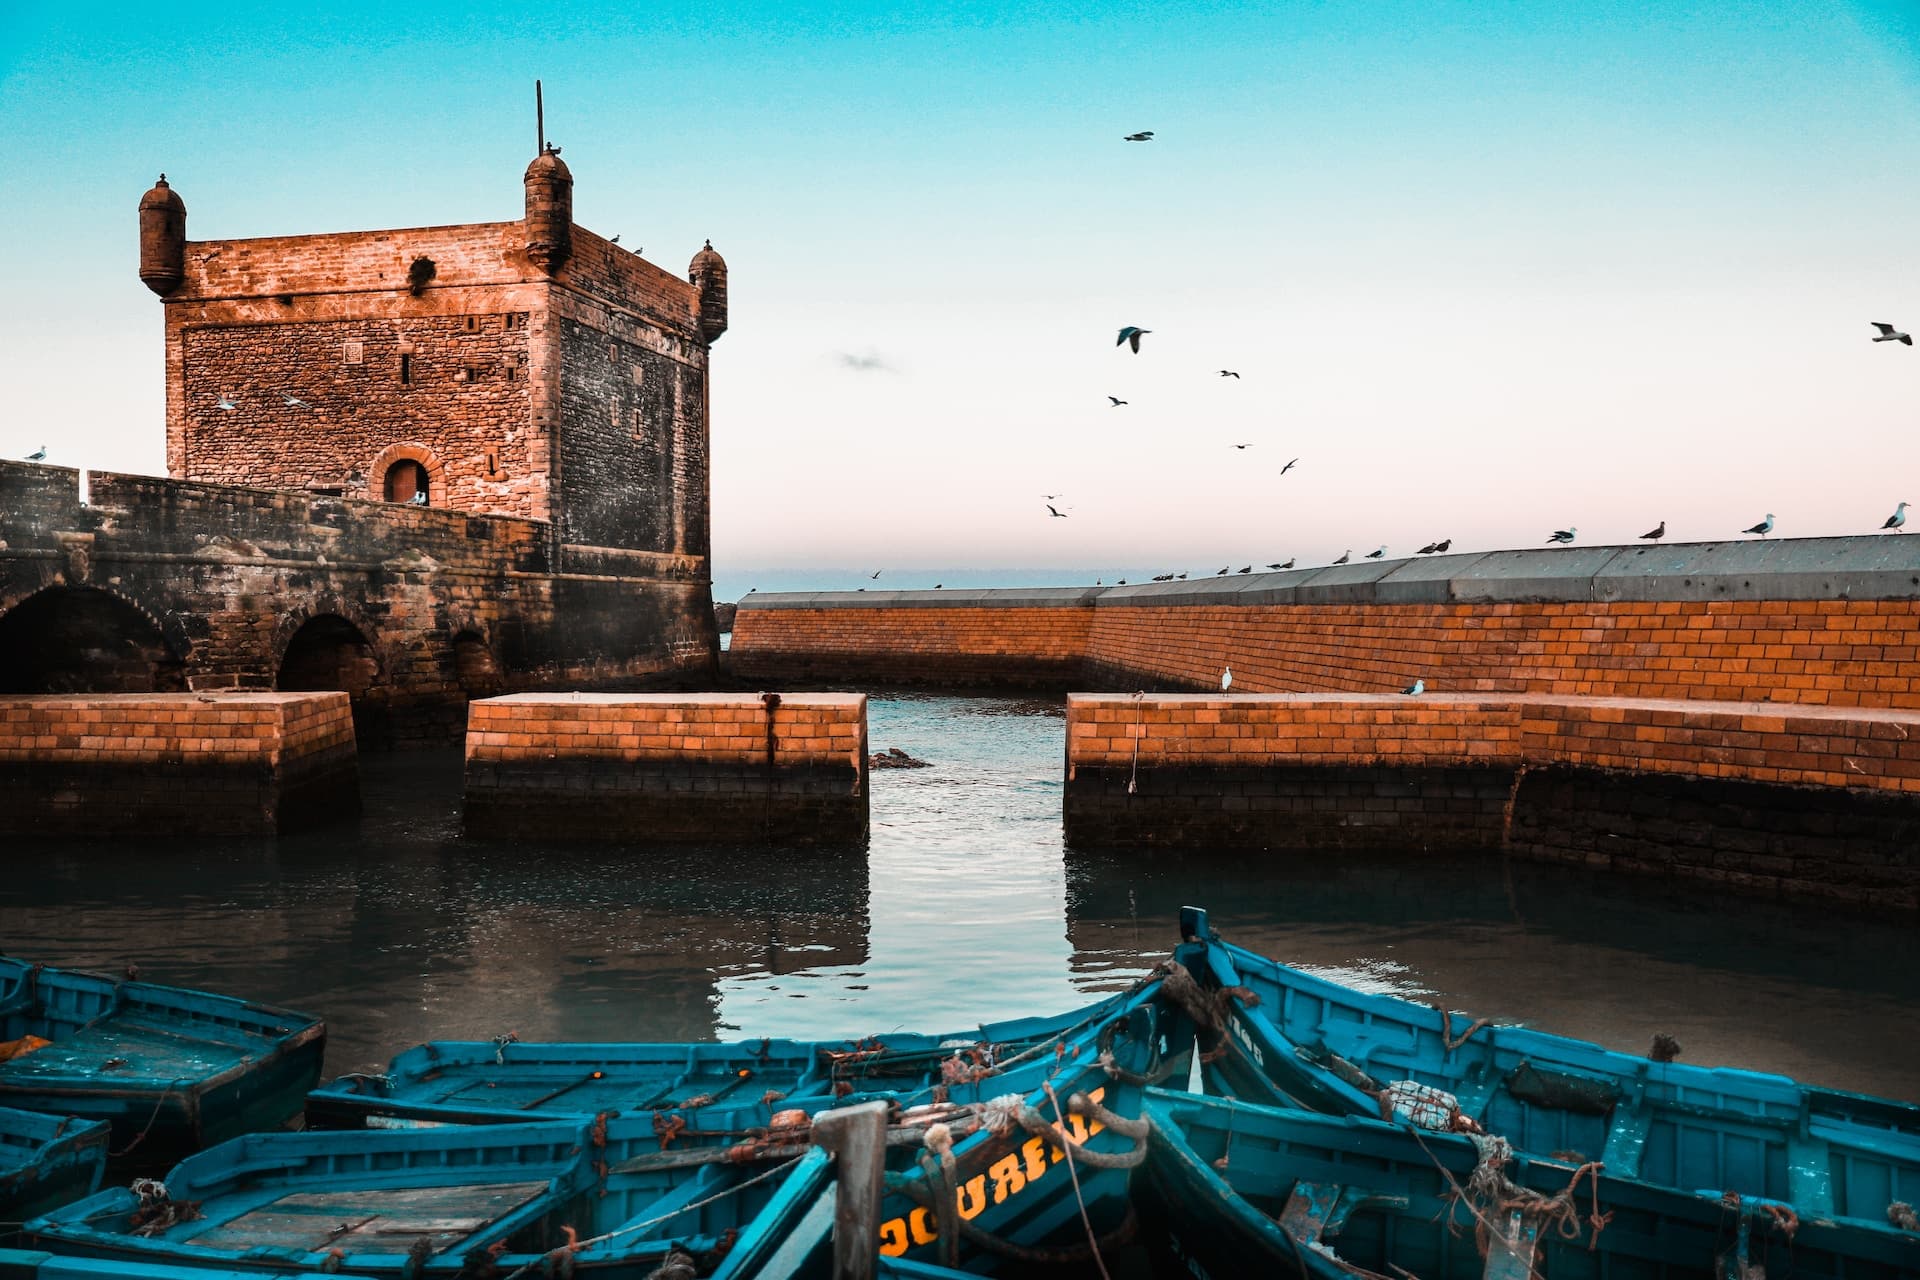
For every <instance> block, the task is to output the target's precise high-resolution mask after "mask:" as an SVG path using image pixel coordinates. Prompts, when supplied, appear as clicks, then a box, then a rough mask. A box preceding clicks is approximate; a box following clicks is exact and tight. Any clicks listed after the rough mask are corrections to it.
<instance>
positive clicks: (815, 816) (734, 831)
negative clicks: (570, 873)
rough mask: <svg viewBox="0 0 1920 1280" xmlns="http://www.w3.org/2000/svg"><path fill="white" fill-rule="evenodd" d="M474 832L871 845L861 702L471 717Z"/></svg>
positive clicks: (823, 699) (567, 708)
mask: <svg viewBox="0 0 1920 1280" xmlns="http://www.w3.org/2000/svg"><path fill="white" fill-rule="evenodd" d="M465 822H466V829H467V832H468V834H470V835H476V836H484V837H493V836H502V837H505V836H520V837H554V838H561V839H591V840H608V841H619V842H626V843H634V844H645V843H649V842H669V841H671V842H679V841H709V840H710V841H716V842H731V843H740V842H759V841H780V842H783V843H789V844H793V843H798V844H825V843H838V842H842V841H854V840H861V839H864V838H865V837H866V834H867V699H866V695H865V694H850V693H807V694H785V695H782V694H736V693H725V694H722V693H706V694H613V693H607V694H589V693H568V694H531V693H528V694H514V695H512V696H509V697H502V698H488V699H485V700H483V701H479V702H475V703H473V704H471V705H470V706H469V707H468V720H467V763H466V808H465Z"/></svg>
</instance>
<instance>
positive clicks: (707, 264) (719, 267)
mask: <svg viewBox="0 0 1920 1280" xmlns="http://www.w3.org/2000/svg"><path fill="white" fill-rule="evenodd" d="M687 279H688V280H690V281H692V282H693V287H694V288H695V289H698V290H699V291H700V336H701V337H702V338H705V339H706V340H707V341H708V342H709V343H711V342H712V341H713V340H714V339H715V338H718V337H719V336H720V335H721V334H723V333H725V332H726V331H727V260H726V259H725V258H723V257H721V256H720V255H719V254H718V253H716V252H714V248H713V241H711V240H709V241H707V247H706V248H704V249H702V250H701V251H700V252H698V253H696V254H694V255H693V262H692V263H691V264H690V265H689V266H688V267H687Z"/></svg>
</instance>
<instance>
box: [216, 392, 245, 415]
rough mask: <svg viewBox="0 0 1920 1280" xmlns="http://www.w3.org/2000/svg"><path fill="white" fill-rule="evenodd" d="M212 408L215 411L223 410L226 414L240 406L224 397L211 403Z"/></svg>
mask: <svg viewBox="0 0 1920 1280" xmlns="http://www.w3.org/2000/svg"><path fill="white" fill-rule="evenodd" d="M213 407H214V408H216V409H225V410H226V411H227V412H229V413H231V412H233V411H234V410H235V409H238V408H239V407H240V406H239V405H237V404H235V403H234V402H233V401H232V400H229V399H228V398H227V397H226V396H221V397H220V398H219V399H218V400H215V401H214V402H213Z"/></svg>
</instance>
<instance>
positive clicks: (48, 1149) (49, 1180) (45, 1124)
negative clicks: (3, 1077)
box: [0, 1107, 107, 1232]
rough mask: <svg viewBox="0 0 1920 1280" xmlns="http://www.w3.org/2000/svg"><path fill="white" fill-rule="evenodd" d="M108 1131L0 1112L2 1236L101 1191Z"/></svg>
mask: <svg viewBox="0 0 1920 1280" xmlns="http://www.w3.org/2000/svg"><path fill="white" fill-rule="evenodd" d="M106 1169H107V1126H106V1125H104V1124H102V1123H100V1122H99V1121H97V1120H76V1119H74V1118H73V1117H71V1116H47V1115H41V1114H40V1113H39V1112H37V1111H15V1110H14V1109H12V1108H11V1107H0V1232H4V1231H7V1230H10V1229H11V1228H10V1227H8V1226H6V1225H4V1224H8V1223H18V1222H24V1221H26V1220H27V1219H28V1218H31V1217H34V1216H35V1215H36V1214H41V1213H45V1212H46V1211H47V1210H49V1209H54V1208H58V1207H59V1206H60V1205H63V1204H66V1203H68V1202H69V1201H72V1200H78V1199H79V1198H80V1197H82V1196H87V1195H92V1194H93V1193H94V1192H95V1191H97V1190H98V1189H99V1187H100V1178H101V1175H103V1174H104V1173H105V1172H106Z"/></svg>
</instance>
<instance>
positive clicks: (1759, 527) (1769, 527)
mask: <svg viewBox="0 0 1920 1280" xmlns="http://www.w3.org/2000/svg"><path fill="white" fill-rule="evenodd" d="M1740 532H1742V533H1757V534H1759V535H1760V536H1761V537H1763V538H1764V537H1766V536H1767V535H1768V534H1770V533H1772V532H1773V512H1771V511H1769V512H1767V518H1766V519H1765V520H1762V521H1761V522H1760V523H1759V524H1756V525H1754V526H1753V527H1752V528H1750V529H1742V530H1741V531H1740Z"/></svg>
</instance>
